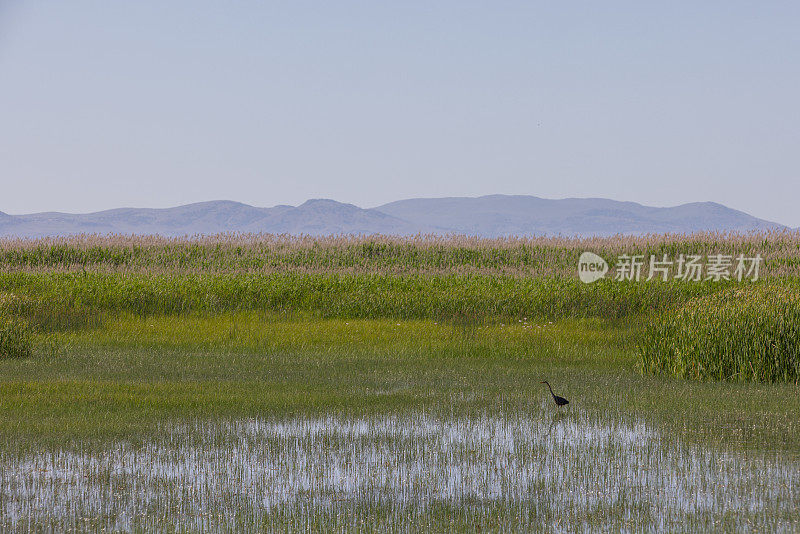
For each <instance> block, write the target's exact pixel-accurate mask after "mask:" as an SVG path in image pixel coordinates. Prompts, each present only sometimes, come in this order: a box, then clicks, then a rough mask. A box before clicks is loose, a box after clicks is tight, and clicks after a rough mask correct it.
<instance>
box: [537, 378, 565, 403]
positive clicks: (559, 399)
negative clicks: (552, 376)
mask: <svg viewBox="0 0 800 534" xmlns="http://www.w3.org/2000/svg"><path fill="white" fill-rule="evenodd" d="M542 384H547V387H548V389H550V394H551V395H552V396H553V400H554V401H555V403H556V406H566V405H567V404H569V401H568V400H567V399H565V398H564V397H559V396H558V395H556V394H555V393H553V388H552V387H550V383H549V382H548V381H547V380H545V381H543V382H542Z"/></svg>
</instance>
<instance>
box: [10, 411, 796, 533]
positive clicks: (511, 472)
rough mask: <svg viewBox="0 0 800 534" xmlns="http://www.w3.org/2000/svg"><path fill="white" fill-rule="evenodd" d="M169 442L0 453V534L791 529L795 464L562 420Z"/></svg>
mask: <svg viewBox="0 0 800 534" xmlns="http://www.w3.org/2000/svg"><path fill="white" fill-rule="evenodd" d="M534 412H535V413H532V414H530V413H529V414H521V413H511V414H488V413H487V414H484V415H477V416H474V417H455V416H451V417H447V416H442V415H441V414H436V415H435V414H432V413H427V412H413V413H409V414H404V415H397V416H391V415H388V416H367V417H347V416H342V415H330V416H321V417H319V416H300V417H295V418H286V419H280V420H277V419H241V420H227V421H216V422H208V421H207V422H195V423H191V424H190V423H181V424H176V425H173V426H164V427H163V428H162V429H161V432H159V433H158V434H157V435H154V436H152V437H151V438H149V439H148V440H146V441H144V442H143V443H140V444H137V445H133V444H132V443H128V442H116V443H113V444H110V445H108V446H106V447H102V446H94V447H92V448H91V449H86V450H80V449H71V450H50V451H38V452H28V453H18V454H11V453H0V518H2V520H1V522H0V530H7V529H25V528H29V527H36V528H37V529H38V528H45V529H52V530H66V529H76V528H77V529H86V528H91V529H95V528H98V529H99V528H106V529H107V530H112V531H113V530H123V531H125V530H135V529H139V528H145V529H147V530H152V529H157V530H158V529H165V528H166V529H168V528H170V527H177V528H178V529H190V530H197V529H209V528H210V529H214V530H216V529H220V528H221V529H232V528H234V527H236V528H237V529H248V527H249V528H250V529H259V528H297V529H301V528H302V529H308V528H336V529H344V530H363V529H369V528H370V527H374V528H388V529H390V530H392V531H417V530H425V529H434V528H448V529H449V528H458V527H459V526H462V527H465V528H467V529H481V530H482V529H486V528H492V529H495V528H508V529H531V528H533V529H548V530H553V531H559V530H563V531H575V530H596V529H598V528H608V529H614V530H618V529H636V530H642V529H644V530H664V529H668V530H684V529H685V530H697V529H713V528H727V529H742V530H753V529H755V530H759V531H776V530H777V531H781V530H785V531H792V530H796V529H797V528H798V525H800V523H798V509H800V485H798V483H800V462H798V461H797V459H793V458H791V457H786V456H776V455H774V454H773V455H763V454H762V455H759V454H753V453H749V454H746V453H743V452H733V451H725V450H719V449H711V448H704V447H701V446H699V445H688V444H685V443H682V442H681V441H679V440H677V439H673V438H671V437H670V436H665V435H662V434H660V433H659V432H658V431H657V430H656V429H654V428H651V427H648V426H647V425H646V424H644V423H642V422H637V421H621V420H609V419H604V418H602V417H590V416H587V415H583V414H582V413H581V412H579V411H576V410H572V411H568V410H564V411H562V412H556V411H555V409H554V408H552V407H551V406H549V405H544V404H543V405H542V406H541V407H539V409H538V411H537V410H536V409H535V408H534Z"/></svg>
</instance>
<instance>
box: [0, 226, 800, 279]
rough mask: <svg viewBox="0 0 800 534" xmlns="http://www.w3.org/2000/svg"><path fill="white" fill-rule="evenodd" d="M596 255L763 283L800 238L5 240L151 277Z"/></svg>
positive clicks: (369, 269) (24, 255)
mask: <svg viewBox="0 0 800 534" xmlns="http://www.w3.org/2000/svg"><path fill="white" fill-rule="evenodd" d="M587 250H588V251H593V252H595V253H597V254H599V255H600V256H602V257H604V258H605V259H606V260H607V261H608V262H609V263H613V262H614V261H615V260H616V258H617V257H618V256H620V255H622V254H629V255H633V254H637V255H642V256H644V257H645V259H648V258H650V256H651V255H652V256H655V257H658V258H661V257H663V255H665V254H666V255H667V256H669V257H672V258H676V257H677V256H678V255H679V254H698V255H702V256H708V255H711V254H727V255H734V256H736V255H739V254H744V255H745V256H748V257H751V256H755V255H756V254H760V255H761V257H762V258H764V260H765V265H764V269H763V272H762V276H775V277H785V276H798V275H800V233H799V232H797V231H772V232H766V233H750V234H726V233H698V234H690V235H681V234H672V235H646V236H637V237H634V236H615V237H604V238H587V239H577V238H544V237H541V238H497V239H483V238H477V237H468V236H445V237H443V236H432V235H419V236H414V237H392V236H361V237H358V236H330V237H311V236H290V235H271V234H253V235H250V234H221V235H214V236H190V237H185V238H166V237H158V236H129V235H108V236H99V235H83V236H74V237H64V238H42V239H9V238H5V239H0V271H7V272H17V271H20V270H26V271H33V272H41V271H47V272H52V271H66V272H70V271H79V272H82V271H85V270H88V271H102V272H126V273H130V272H139V273H142V272H146V273H151V274H152V273H175V272H180V273H277V272H282V273H285V272H298V273H312V274H313V273H326V274H330V273H345V274H347V273H350V274H363V273H368V274H433V275H435V274H483V275H506V276H517V277H541V278H549V277H562V278H574V277H575V272H576V268H577V264H578V258H579V256H580V254H581V253H582V252H583V251H587Z"/></svg>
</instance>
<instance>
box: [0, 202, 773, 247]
mask: <svg viewBox="0 0 800 534" xmlns="http://www.w3.org/2000/svg"><path fill="white" fill-rule="evenodd" d="M775 228H785V227H784V226H783V225H780V224H778V223H774V222H770V221H765V220H763V219H757V218H756V217H753V216H751V215H748V214H746V213H744V212H741V211H737V210H734V209H731V208H728V207H725V206H723V205H721V204H716V203H714V202H695V203H691V204H683V205H680V206H675V207H671V208H654V207H650V206H643V205H641V204H637V203H635V202H619V201H615V200H608V199H602V198H566V199H560V200H551V199H544V198H538V197H533V196H509V195H489V196H483V197H477V198H468V197H451V198H418V199H409V200H399V201H397V202H391V203H389V204H384V205H383V206H378V207H376V208H369V209H365V208H359V207H358V206H354V205H353V204H344V203H341V202H336V201H334V200H325V199H315V200H309V201H307V202H305V203H303V204H301V205H299V206H275V207H272V208H258V207H254V206H249V205H247V204H242V203H240V202H232V201H225V200H220V201H212V202H200V203H197V204H188V205H185V206H178V207H175V208H165V209H149V208H121V209H113V210H107V211H99V212H95V213H86V214H69V213H56V212H48V213H33V214H29V215H8V214H5V213H2V212H0V236H4V237H12V236H13V237H44V236H63V235H71V234H82V233H92V234H94V233H97V234H107V233H120V234H160V235H165V236H184V235H194V234H215V233H222V232H252V233H259V232H264V233H275V234H282V233H287V234H310V235H331V234H394V235H413V234H417V233H433V234H468V235H477V236H481V237H500V236H512V235H516V236H535V235H536V236H538V235H547V236H553V235H564V236H584V237H588V236H608V235H614V234H645V233H667V232H671V233H691V232H698V231H735V232H747V231H752V230H768V229H775Z"/></svg>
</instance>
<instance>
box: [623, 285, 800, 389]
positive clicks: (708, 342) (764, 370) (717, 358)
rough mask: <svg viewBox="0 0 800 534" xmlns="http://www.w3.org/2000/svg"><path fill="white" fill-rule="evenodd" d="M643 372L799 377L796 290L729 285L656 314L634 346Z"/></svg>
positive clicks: (739, 377)
mask: <svg viewBox="0 0 800 534" xmlns="http://www.w3.org/2000/svg"><path fill="white" fill-rule="evenodd" d="M639 354H640V364H641V367H642V369H643V370H644V371H645V372H649V373H655V374H668V375H674V376H678V377H681V378H689V379H694V380H735V381H755V382H794V383H797V382H798V380H799V379H800V290H798V288H797V286H796V285H786V284H781V285H775V284H769V285H761V286H753V287H748V288H730V289H727V290H725V291H722V292H719V293H717V294H714V295H709V296H706V297H703V298H698V299H694V300H692V301H690V302H688V303H686V304H685V305H683V306H682V307H681V308H679V309H677V310H674V311H670V312H667V313H664V314H661V315H658V316H656V317H655V318H654V319H653V320H652V321H651V323H650V325H649V327H648V328H647V329H646V330H645V333H644V335H643V336H642V340H641V342H640V345H639Z"/></svg>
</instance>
